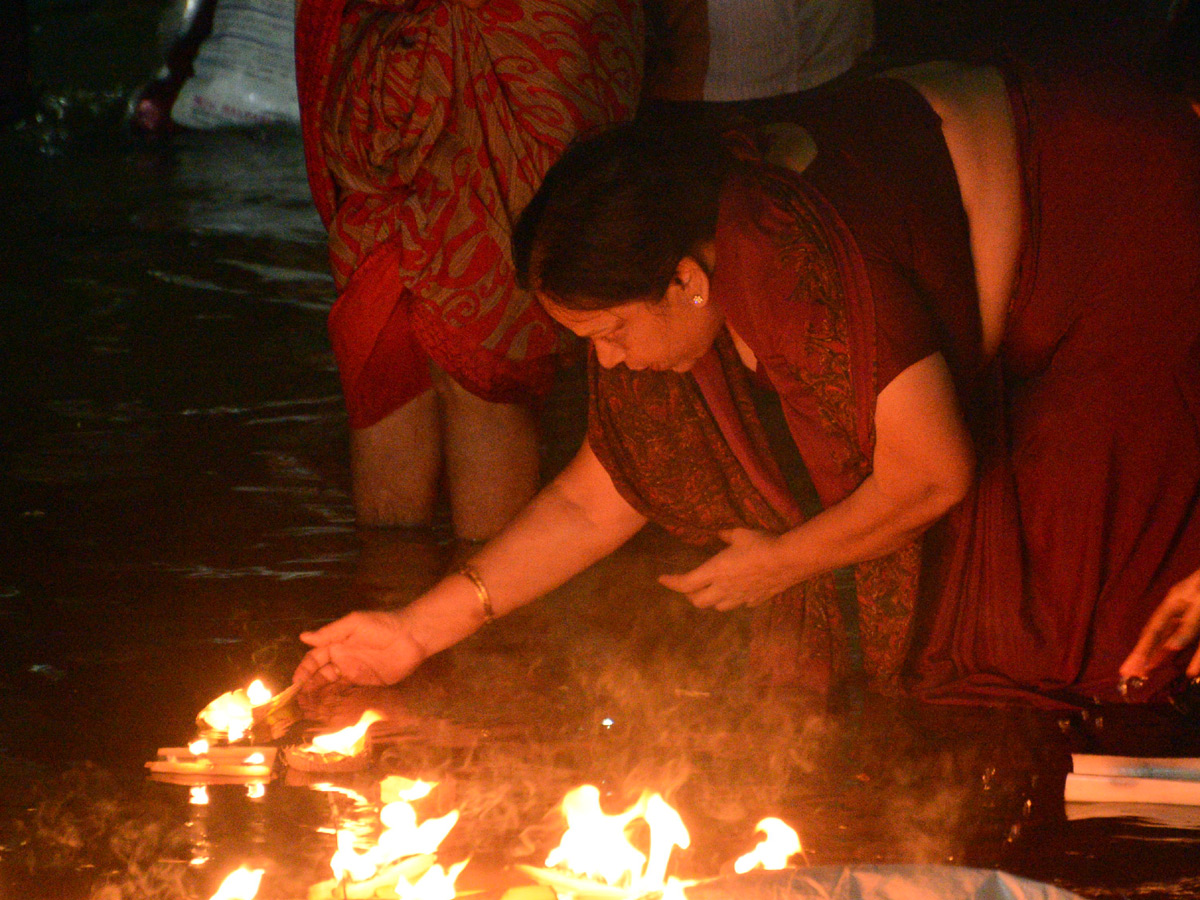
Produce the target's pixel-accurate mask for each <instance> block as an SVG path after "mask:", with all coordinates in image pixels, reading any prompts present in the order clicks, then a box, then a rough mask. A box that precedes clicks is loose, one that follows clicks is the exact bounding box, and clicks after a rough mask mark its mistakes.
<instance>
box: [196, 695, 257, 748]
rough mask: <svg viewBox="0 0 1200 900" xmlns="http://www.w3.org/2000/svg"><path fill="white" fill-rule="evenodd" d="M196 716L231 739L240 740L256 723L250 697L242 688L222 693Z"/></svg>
mask: <svg viewBox="0 0 1200 900" xmlns="http://www.w3.org/2000/svg"><path fill="white" fill-rule="evenodd" d="M196 718H197V719H198V720H199V721H200V722H202V723H204V724H205V725H207V726H208V727H209V728H211V729H212V730H213V731H216V732H221V733H224V734H225V735H226V736H227V737H228V738H229V740H230V741H240V740H241V739H242V738H243V737H245V735H246V733H247V732H248V731H249V730H250V727H251V726H252V725H253V724H254V712H253V707H252V704H251V703H250V698H249V697H248V696H247V695H246V692H245V691H243V690H241V689H240V688H239V689H238V690H236V691H228V692H227V693H224V694H222V695H221V696H220V697H218V698H217V699H216V700H214V701H212V703H210V704H208V706H206V707H204V709H202V710H200V715H198V716H197V717H196Z"/></svg>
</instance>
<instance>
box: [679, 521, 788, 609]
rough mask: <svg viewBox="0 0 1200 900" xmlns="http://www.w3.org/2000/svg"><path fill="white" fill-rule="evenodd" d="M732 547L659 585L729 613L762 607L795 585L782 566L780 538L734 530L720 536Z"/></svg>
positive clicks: (706, 606)
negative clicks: (760, 605) (762, 604)
mask: <svg viewBox="0 0 1200 900" xmlns="http://www.w3.org/2000/svg"><path fill="white" fill-rule="evenodd" d="M720 537H721V540H723V541H724V542H725V543H726V544H727V545H728V546H726V547H725V549H724V550H721V551H719V552H718V553H717V554H716V555H714V556H712V557H711V558H709V559H708V560H707V561H706V562H703V563H701V564H700V565H699V566H697V567H696V568H694V569H692V571H690V572H685V573H684V574H682V575H662V576H660V577H659V579H658V581H659V584H661V585H663V587H666V588H669V589H670V590H672V591H679V593H681V594H686V595H687V598H688V600H690V601H691V602H692V603H693V604H694V605H695V606H699V607H701V608H705V609H707V608H712V609H718V610H721V611H722V612H726V611H728V610H731V609H735V608H736V607H739V606H758V605H759V604H760V603H765V602H766V601H767V600H770V599H771V598H772V597H774V596H776V595H777V594H780V593H782V592H783V591H785V590H787V589H788V588H790V587H791V586H792V585H793V584H795V579H794V578H793V577H792V575H791V573H789V572H788V571H786V569H785V568H784V567H783V566H782V565H781V564H780V560H779V556H780V553H779V546H778V545H779V538H778V537H777V536H776V535H773V534H769V533H767V532H765V531H753V530H751V529H749V528H730V529H727V530H725V531H722V532H720Z"/></svg>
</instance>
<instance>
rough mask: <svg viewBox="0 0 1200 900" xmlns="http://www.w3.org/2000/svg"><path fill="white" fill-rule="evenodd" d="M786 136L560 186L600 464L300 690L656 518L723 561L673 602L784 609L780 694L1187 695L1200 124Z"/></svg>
mask: <svg viewBox="0 0 1200 900" xmlns="http://www.w3.org/2000/svg"><path fill="white" fill-rule="evenodd" d="M776 113H778V114H780V117H781V118H783V119H785V121H783V122H781V123H780V122H777V123H774V124H773V125H772V126H771V127H767V128H762V129H759V130H757V131H756V132H747V133H746V134H745V135H743V137H742V138H741V139H735V140H733V141H732V144H731V146H733V147H734V151H735V152H733V153H723V152H720V151H719V149H714V148H715V144H714V143H713V142H710V141H703V140H698V139H696V137H695V136H694V135H692V136H685V137H683V138H680V139H677V140H673V139H672V137H673V136H672V134H671V133H669V132H667V133H655V132H654V130H653V129H649V128H646V127H644V126H637V127H633V128H627V129H624V130H618V131H616V132H612V133H610V134H608V135H605V136H601V137H600V138H598V139H596V140H595V141H592V142H588V143H585V144H581V145H578V146H576V147H574V148H572V150H571V151H569V152H568V154H567V155H566V156H565V157H564V159H563V160H562V161H561V162H560V163H559V164H558V165H557V166H556V167H555V168H554V169H552V171H551V172H550V173H549V174H548V176H547V179H546V181H545V184H544V185H543V188H542V189H541V191H540V192H539V194H538V196H537V197H536V198H535V200H534V201H533V202H532V203H531V205H530V207H529V208H528V209H527V210H526V211H525V213H523V216H522V220H521V223H520V225H519V226H518V230H517V235H516V249H515V256H516V260H517V265H518V270H519V271H520V272H522V274H523V277H524V278H525V279H526V280H527V282H528V283H529V284H530V286H531V287H532V288H533V289H534V290H535V291H537V293H538V296H539V299H540V300H541V302H542V304H543V306H544V307H545V308H546V310H547V311H548V312H549V313H550V314H551V315H552V316H554V318H555V319H557V320H558V321H559V322H560V323H562V324H563V325H565V326H566V327H568V328H570V329H571V330H572V331H574V332H575V333H576V334H579V335H581V336H583V337H585V338H587V339H589V340H590V341H591V343H592V345H593V349H594V353H593V360H594V363H595V364H594V365H593V367H592V376H591V388H592V409H591V421H590V426H589V433H588V439H587V442H586V443H585V445H584V447H583V448H582V450H581V451H580V453H579V455H578V456H577V458H576V459H575V460H574V462H573V463H572V465H571V466H570V467H569V468H568V469H567V470H566V471H565V472H564V473H563V475H562V476H561V477H560V478H559V479H558V480H557V481H556V482H554V483H553V484H552V485H550V486H549V487H548V488H547V490H545V491H544V492H543V493H542V494H541V495H540V496H539V497H538V498H537V499H536V500H535V501H534V502H533V503H532V504H530V506H529V507H528V508H527V509H526V510H525V511H524V512H523V513H522V514H521V515H520V516H519V517H518V518H517V519H516V520H515V521H514V522H513V524H512V526H511V527H509V528H508V529H506V530H505V532H504V533H503V534H501V535H500V536H499V537H498V538H497V539H496V540H495V541H493V542H492V543H490V544H489V545H487V546H486V547H485V548H484V549H483V551H481V552H480V553H479V554H478V556H477V557H476V558H475V559H474V560H473V562H472V565H471V567H469V568H468V569H466V570H465V571H464V573H462V574H460V575H454V576H451V577H449V578H447V579H445V580H444V581H443V582H441V583H440V584H439V585H438V586H436V587H435V588H434V589H433V590H432V591H430V592H429V593H428V594H426V595H424V596H423V597H421V598H419V599H418V600H417V601H416V602H414V603H413V604H412V605H411V606H409V607H408V608H406V609H404V610H401V611H400V612H398V613H355V614H352V615H351V616H349V617H347V618H345V619H342V620H339V621H338V622H336V623H333V624H332V625H330V626H327V627H326V628H324V629H321V630H320V631H318V632H315V633H312V634H308V635H303V636H302V637H303V639H304V640H306V641H307V642H308V643H310V644H311V645H312V646H313V648H314V649H313V650H312V651H310V653H309V654H308V656H307V657H306V658H305V660H304V661H303V662H302V663H301V666H300V667H299V669H298V670H297V676H296V677H297V679H299V680H306V679H312V680H313V683H315V684H319V683H322V682H324V681H327V680H331V679H337V678H346V679H349V680H352V681H374V682H379V681H393V680H396V679H398V678H400V677H403V675H405V674H406V673H407V672H408V671H409V670H411V668H412V667H413V666H415V665H416V664H417V663H419V662H420V660H421V659H423V658H424V657H425V656H427V655H429V654H430V653H433V652H437V651H438V650H440V649H443V648H444V647H446V646H449V645H450V644H452V643H454V642H455V641H457V640H459V639H461V638H462V637H464V636H465V635H467V634H469V633H471V632H472V631H473V630H474V629H475V628H477V627H478V626H479V625H480V624H481V623H482V622H484V621H486V620H488V619H490V618H491V617H492V616H493V615H496V614H499V613H502V612H505V611H507V610H509V609H511V608H512V607H514V606H517V605H520V604H521V603H524V602H527V601H528V600H531V599H533V598H534V597H535V596H537V595H538V594H540V593H542V592H544V591H546V590H548V589H550V588H552V587H554V586H555V585H557V584H559V583H561V582H562V581H564V580H565V579H566V578H568V577H570V576H571V575H572V574H574V573H575V572H577V571H579V570H580V569H581V568H583V567H584V566H586V565H588V564H589V563H591V562H592V561H594V560H595V559H598V558H599V557H600V556H602V555H604V554H605V553H608V552H609V551H611V550H612V549H613V548H614V547H616V546H618V545H619V544H620V543H621V542H623V541H624V540H625V539H627V538H628V537H629V536H630V535H632V534H633V533H634V532H635V531H636V530H637V529H638V528H639V527H640V526H641V525H642V524H643V523H644V522H645V521H646V520H647V519H649V518H653V519H655V520H656V521H658V522H660V523H661V524H663V525H665V526H666V527H667V528H669V529H672V530H674V531H675V532H677V533H679V534H681V535H683V536H684V537H688V538H691V539H695V540H703V539H706V538H708V539H712V538H714V537H719V538H720V539H721V540H722V541H723V542H724V543H725V547H724V548H723V549H721V550H720V551H719V552H717V553H716V554H715V555H714V556H713V557H712V558H711V559H710V560H708V561H707V562H706V563H704V564H702V565H701V566H699V567H698V568H696V569H695V570H693V571H692V572H689V573H686V574H684V575H679V576H664V577H663V579H662V582H663V583H664V584H665V585H666V586H668V587H670V588H673V589H675V590H678V591H680V592H682V593H684V594H686V595H687V596H688V597H689V599H690V600H691V601H692V602H693V603H696V604H697V605H700V606H709V607H715V608H717V609H729V608H732V607H735V606H738V605H742V604H747V605H755V604H760V603H763V602H764V601H767V600H769V599H772V598H774V599H772V602H771V606H770V609H771V615H770V618H771V621H770V626H769V631H770V634H771V635H772V637H773V638H778V637H779V636H781V635H788V636H791V637H794V640H793V641H792V642H791V646H790V648H789V652H790V662H791V669H790V670H789V671H784V672H778V671H777V672H776V675H777V677H787V678H790V679H795V680H801V681H803V682H804V683H806V684H810V685H820V684H822V683H828V682H829V679H830V678H839V677H849V676H853V675H854V672H853V671H852V670H853V668H854V664H855V661H860V662H861V665H860V668H861V669H862V670H863V674H865V675H866V676H867V678H869V679H870V680H871V681H872V683H873V684H874V685H875V686H876V687H877V688H878V689H880V690H885V691H897V690H905V691H908V692H911V693H913V694H916V695H917V696H921V697H925V698H928V699H932V700H944V701H968V702H1002V701H1010V700H1019V701H1025V702H1032V703H1037V704H1040V705H1047V706H1053V705H1058V704H1061V703H1064V702H1066V703H1071V702H1078V701H1079V700H1080V699H1082V698H1095V699H1101V700H1111V699H1116V698H1117V697H1118V696H1119V692H1118V676H1119V674H1124V675H1131V676H1132V675H1137V676H1140V677H1143V678H1148V679H1149V681H1148V684H1147V685H1146V691H1145V694H1143V695H1142V696H1143V697H1145V698H1152V697H1156V696H1158V695H1159V694H1160V693H1161V692H1162V690H1163V689H1164V687H1165V685H1166V684H1167V683H1168V682H1169V681H1170V680H1171V678H1172V677H1173V675H1174V674H1175V672H1176V671H1177V670H1179V669H1181V668H1182V667H1183V664H1184V662H1186V660H1183V659H1170V660H1168V659H1167V658H1166V657H1167V656H1171V655H1172V654H1171V653H1170V652H1169V651H1170V650H1171V649H1172V648H1175V647H1178V646H1180V645H1183V644H1186V643H1187V642H1189V641H1192V640H1194V639H1195V637H1196V636H1197V632H1198V631H1200V625H1198V624H1197V622H1196V618H1197V615H1198V614H1200V613H1198V611H1197V610H1198V608H1200V596H1198V594H1197V589H1196V581H1197V579H1196V578H1195V577H1194V576H1193V577H1190V578H1189V576H1192V573H1193V572H1194V571H1195V569H1196V565H1197V561H1198V560H1200V511H1198V510H1197V504H1196V497H1197V494H1198V493H1200V432H1198V430H1197V421H1198V411H1200V302H1198V301H1200V294H1198V286H1200V121H1198V120H1197V117H1196V115H1195V112H1194V110H1192V109H1191V108H1190V107H1189V106H1188V104H1187V103H1186V102H1185V101H1183V100H1182V99H1178V98H1173V97H1165V96H1158V95H1156V94H1152V93H1148V92H1146V91H1143V90H1142V89H1140V88H1138V87H1136V86H1134V85H1131V84H1126V83H1124V82H1123V81H1121V80H1119V79H1115V78H1114V79H1111V80H1102V81H1096V80H1092V79H1088V80H1086V81H1085V80H1083V79H1073V78H1069V77H1061V78H1056V79H1046V80H1043V79H1038V78H1034V77H1033V76H1032V75H1029V74H1026V73H1023V72H1017V71H1011V72H1008V73H1006V74H1002V73H1001V72H1000V71H999V70H997V69H994V68H989V67H983V68H965V67H958V66H950V65H932V66H926V67H922V68H919V69H911V70H907V71H904V72H897V73H892V75H891V77H887V78H880V79H876V80H872V81H868V82H864V83H861V84H858V85H854V86H848V87H845V88H843V89H840V90H838V91H836V92H831V93H830V94H828V95H823V96H821V97H818V98H812V99H811V100H809V101H792V102H791V103H790V105H789V106H787V107H785V108H778V109H776ZM675 137H677V138H678V137H679V136H678V135H675ZM763 148H766V156H767V158H766V159H759V158H757V155H758V153H759V151H760V150H762V149H763ZM1101 185H1102V186H1103V189H1102V190H1101V189H1099V187H1100V186H1101ZM756 383H757V386H758V387H759V388H765V389H766V390H765V394H764V393H763V392H762V391H759V394H760V395H762V396H765V399H766V401H767V402H766V403H765V404H764V403H763V402H762V401H761V399H760V400H759V401H756V397H755V395H756ZM773 398H774V399H773ZM772 402H775V403H778V404H779V406H780V407H781V408H782V413H783V416H784V419H785V421H786V426H787V437H788V440H787V441H785V442H783V443H782V444H780V442H778V441H777V442H776V445H774V446H773V445H772V442H771V437H770V433H769V432H768V431H767V430H766V429H765V428H764V426H763V424H762V422H763V420H764V413H762V412H760V407H761V409H762V410H767V411H769V406H770V404H771V403H772ZM794 457H798V459H796V458H794ZM801 465H802V467H803V469H805V470H806V471H807V475H808V477H809V479H810V480H811V484H812V488H813V489H814V490H815V495H816V499H817V501H818V506H819V510H818V511H816V512H815V514H810V510H808V509H806V504H805V502H804V495H803V489H801V488H798V487H796V486H794V485H790V484H789V483H788V476H789V475H793V474H795V473H796V471H797V469H798V468H800V467H801ZM531 558H536V559H538V560H539V566H538V567H537V571H535V572H530V571H527V570H526V568H525V566H524V565H523V564H522V563H523V562H525V561H527V560H528V559H531ZM844 567H853V572H852V574H853V588H854V590H853V591H852V592H850V591H846V590H841V591H839V590H838V589H837V585H836V583H835V579H834V577H833V573H834V572H836V571H838V570H841V569H843V568H844ZM1172 586H1178V587H1176V593H1173V594H1171V595H1170V597H1168V591H1169V590H1170V589H1171V588H1172ZM850 594H852V596H850ZM1164 597H1168V598H1167V599H1166V600H1164ZM1160 604H1161V608H1160V609H1159V612H1158V613H1157V616H1156V618H1155V619H1154V620H1153V621H1151V623H1150V625H1149V626H1147V622H1148V620H1150V619H1151V616H1152V614H1153V613H1154V611H1155V609H1156V607H1160ZM1160 625H1162V626H1163V627H1160ZM1144 626H1146V633H1145V637H1144V639H1143V641H1142V642H1141V643H1140V644H1139V645H1138V648H1137V650H1136V651H1135V652H1134V653H1133V655H1132V656H1131V655H1130V654H1131V651H1134V643H1135V639H1136V637H1137V635H1138V633H1139V631H1141V630H1142V629H1143V627H1144ZM1164 641H1165V643H1164ZM1123 663H1124V666H1125V667H1124V669H1122V668H1121V667H1122V664H1123ZM1189 671H1190V672H1192V674H1200V655H1197V656H1196V657H1195V658H1193V659H1192V661H1191V664H1190V667H1189Z"/></svg>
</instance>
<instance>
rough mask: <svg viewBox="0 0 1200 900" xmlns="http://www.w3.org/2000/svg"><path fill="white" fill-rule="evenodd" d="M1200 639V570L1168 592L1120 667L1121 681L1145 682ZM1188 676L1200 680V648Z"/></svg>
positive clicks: (1190, 665) (1189, 668) (1189, 666)
mask: <svg viewBox="0 0 1200 900" xmlns="http://www.w3.org/2000/svg"><path fill="white" fill-rule="evenodd" d="M1198 639H1200V570H1197V571H1195V572H1193V573H1192V574H1191V575H1189V576H1188V577H1187V578H1185V579H1183V581H1181V582H1179V583H1178V584H1177V585H1175V587H1173V588H1171V590H1170V591H1168V592H1167V596H1166V598H1164V600H1163V602H1162V603H1160V604H1159V605H1158V609H1156V610H1155V611H1154V615H1152V616H1151V617H1150V621H1149V622H1147V623H1146V627H1145V628H1143V629H1142V634H1141V636H1140V637H1139V638H1138V642H1137V644H1136V645H1135V646H1134V648H1133V652H1132V653H1130V654H1129V656H1128V657H1127V658H1126V660H1125V662H1123V663H1121V670H1120V671H1121V677H1122V678H1145V677H1146V676H1147V675H1149V674H1150V672H1152V671H1153V670H1154V669H1156V668H1158V667H1159V666H1160V665H1162V664H1163V663H1164V662H1165V661H1166V660H1168V659H1170V658H1171V657H1172V656H1174V655H1175V654H1176V653H1178V652H1179V651H1181V650H1185V649H1187V648H1188V647H1189V646H1190V645H1192V644H1194V643H1196V641H1197V640H1198ZM1187 674H1188V676H1189V677H1191V678H1197V677H1200V648H1197V650H1196V652H1195V654H1194V655H1193V656H1192V660H1191V662H1190V663H1188V667H1187Z"/></svg>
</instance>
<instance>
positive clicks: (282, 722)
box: [196, 679, 299, 744]
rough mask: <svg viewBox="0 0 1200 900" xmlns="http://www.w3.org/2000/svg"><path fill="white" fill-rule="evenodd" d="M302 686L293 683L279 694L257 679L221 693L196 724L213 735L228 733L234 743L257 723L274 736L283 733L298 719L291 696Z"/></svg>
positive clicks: (271, 737)
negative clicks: (272, 691)
mask: <svg viewBox="0 0 1200 900" xmlns="http://www.w3.org/2000/svg"><path fill="white" fill-rule="evenodd" d="M297 690H299V685H295V684H293V685H292V686H290V687H288V688H287V689H285V690H283V691H280V692H279V693H278V694H272V693H271V690H270V689H269V688H268V687H266V685H264V684H263V683H262V681H261V680H259V679H255V680H254V681H252V682H251V683H250V685H249V686H248V687H247V688H245V689H242V688H238V689H236V690H232V691H228V692H226V693H224V694H222V695H221V696H219V697H217V698H216V699H215V700H213V701H212V702H211V703H209V704H208V706H206V707H204V709H202V710H200V713H199V715H197V716H196V724H197V725H198V726H199V727H200V729H201V731H203V732H207V733H208V734H209V735H210V736H213V737H216V738H220V737H224V738H225V739H226V740H228V741H229V742H230V743H231V744H232V743H237V742H238V741H240V740H241V739H242V738H244V737H246V736H247V735H248V734H250V732H251V730H252V729H254V728H255V727H256V726H262V727H263V728H264V729H265V730H266V731H267V733H268V735H269V739H270V740H275V739H277V738H279V737H282V736H283V734H284V732H286V731H287V729H288V728H289V727H290V726H291V725H292V724H293V723H294V722H295V721H296V719H297V716H296V714H295V712H294V710H292V709H291V700H292V698H293V697H295V695H296V691H297Z"/></svg>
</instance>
